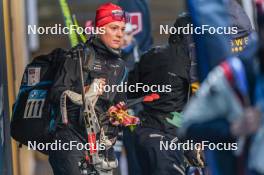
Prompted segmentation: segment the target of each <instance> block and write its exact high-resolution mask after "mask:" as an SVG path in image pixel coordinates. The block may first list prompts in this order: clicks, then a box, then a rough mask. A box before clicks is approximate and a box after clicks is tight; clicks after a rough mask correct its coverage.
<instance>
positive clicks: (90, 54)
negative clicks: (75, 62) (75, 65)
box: [83, 45, 96, 71]
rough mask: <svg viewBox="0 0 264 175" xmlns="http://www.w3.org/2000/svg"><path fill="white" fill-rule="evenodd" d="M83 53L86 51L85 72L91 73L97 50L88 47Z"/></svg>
mask: <svg viewBox="0 0 264 175" xmlns="http://www.w3.org/2000/svg"><path fill="white" fill-rule="evenodd" d="M83 51H84V60H83V70H84V71H91V70H92V67H93V64H94V60H95V56H96V55H95V50H94V48H93V47H92V46H90V45H87V47H85V48H84V50H83Z"/></svg>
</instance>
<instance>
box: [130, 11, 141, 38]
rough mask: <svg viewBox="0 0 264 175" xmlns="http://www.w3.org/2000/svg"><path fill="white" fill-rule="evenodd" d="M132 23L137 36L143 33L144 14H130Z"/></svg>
mask: <svg viewBox="0 0 264 175" xmlns="http://www.w3.org/2000/svg"><path fill="white" fill-rule="evenodd" d="M129 16H130V23H131V24H132V26H133V34H134V35H136V34H138V33H139V32H141V31H142V14H141V13H140V12H130V13H129Z"/></svg>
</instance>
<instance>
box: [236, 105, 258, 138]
mask: <svg viewBox="0 0 264 175" xmlns="http://www.w3.org/2000/svg"><path fill="white" fill-rule="evenodd" d="M260 120H261V113H260V111H259V109H257V108H255V107H249V108H247V109H245V112H244V115H243V116H242V118H241V119H240V120H238V121H235V122H234V123H233V124H232V125H231V132H232V134H233V135H234V136H248V135H251V134H253V133H255V132H256V131H257V130H258V129H259V127H260V123H261V122H260Z"/></svg>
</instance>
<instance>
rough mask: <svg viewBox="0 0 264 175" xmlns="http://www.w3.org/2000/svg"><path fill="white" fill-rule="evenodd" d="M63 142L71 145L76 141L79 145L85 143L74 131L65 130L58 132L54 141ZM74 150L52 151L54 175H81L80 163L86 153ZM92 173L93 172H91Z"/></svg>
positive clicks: (51, 162) (51, 160)
mask: <svg viewBox="0 0 264 175" xmlns="http://www.w3.org/2000/svg"><path fill="white" fill-rule="evenodd" d="M55 140H57V141H59V140H60V141H61V144H63V143H70V142H71V141H76V142H78V143H83V144H84V143H85V141H84V140H83V139H81V138H80V137H78V136H77V135H76V134H75V133H74V132H73V130H70V129H69V128H63V129H60V130H58V131H57V133H56V136H55V138H54V141H55ZM73 148H74V149H72V150H56V151H50V153H49V162H50V165H51V167H52V169H53V173H54V175H81V174H82V173H81V170H80V168H79V162H80V161H81V160H83V159H84V157H85V152H84V151H82V150H78V149H77V148H76V147H73ZM90 171H92V170H90Z"/></svg>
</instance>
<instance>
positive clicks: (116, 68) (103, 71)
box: [50, 38, 126, 128]
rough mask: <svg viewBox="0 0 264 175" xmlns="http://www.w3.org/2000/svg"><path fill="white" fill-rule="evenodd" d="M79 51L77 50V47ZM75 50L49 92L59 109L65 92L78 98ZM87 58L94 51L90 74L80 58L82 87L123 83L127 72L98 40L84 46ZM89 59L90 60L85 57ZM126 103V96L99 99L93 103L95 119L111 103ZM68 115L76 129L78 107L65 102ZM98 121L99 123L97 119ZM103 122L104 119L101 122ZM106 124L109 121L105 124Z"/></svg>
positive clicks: (84, 62)
mask: <svg viewBox="0 0 264 175" xmlns="http://www.w3.org/2000/svg"><path fill="white" fill-rule="evenodd" d="M77 47H79V46H77ZM77 47H75V48H72V49H71V50H70V51H69V52H68V57H67V59H66V61H65V62H64V64H62V65H61V67H60V68H59V70H58V73H57V75H56V77H55V82H54V85H53V87H52V88H51V93H50V98H51V99H52V101H53V102H54V103H55V105H56V106H59V102H60V96H61V94H62V93H63V92H64V91H65V90H72V91H75V92H77V93H79V94H81V81H80V80H81V79H80V68H79V61H78V58H76V53H77ZM85 48H86V49H87V50H86V51H88V55H89V54H91V50H89V49H93V50H94V53H95V54H94V55H95V58H94V60H93V61H92V62H93V63H92V66H91V70H90V69H87V67H88V66H87V65H86V64H87V63H88V61H87V60H85V59H84V58H83V73H84V85H85V86H87V85H89V84H91V82H92V80H93V79H95V78H105V79H106V85H118V84H120V83H121V82H122V81H124V80H125V79H126V68H125V64H124V62H123V60H121V59H120V54H119V52H118V51H116V50H112V49H110V48H108V47H106V46H105V45H104V44H103V43H102V42H101V40H100V39H99V38H92V39H91V40H89V41H87V42H86V43H85ZM86 58H90V56H88V57H86ZM120 101H126V95H125V93H116V92H108V93H104V94H103V95H102V96H100V97H99V99H98V101H97V103H96V111H97V112H98V116H99V117H100V115H101V114H102V113H104V112H106V111H107V110H108V108H109V107H110V106H111V105H113V104H114V103H117V102H120ZM67 112H68V118H69V121H70V123H72V124H73V125H75V126H76V128H78V121H79V115H80V106H77V105H75V104H73V103H72V102H71V101H70V100H67ZM99 120H101V119H100V118H99ZM103 120H104V119H103ZM107 121H108V120H107Z"/></svg>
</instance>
